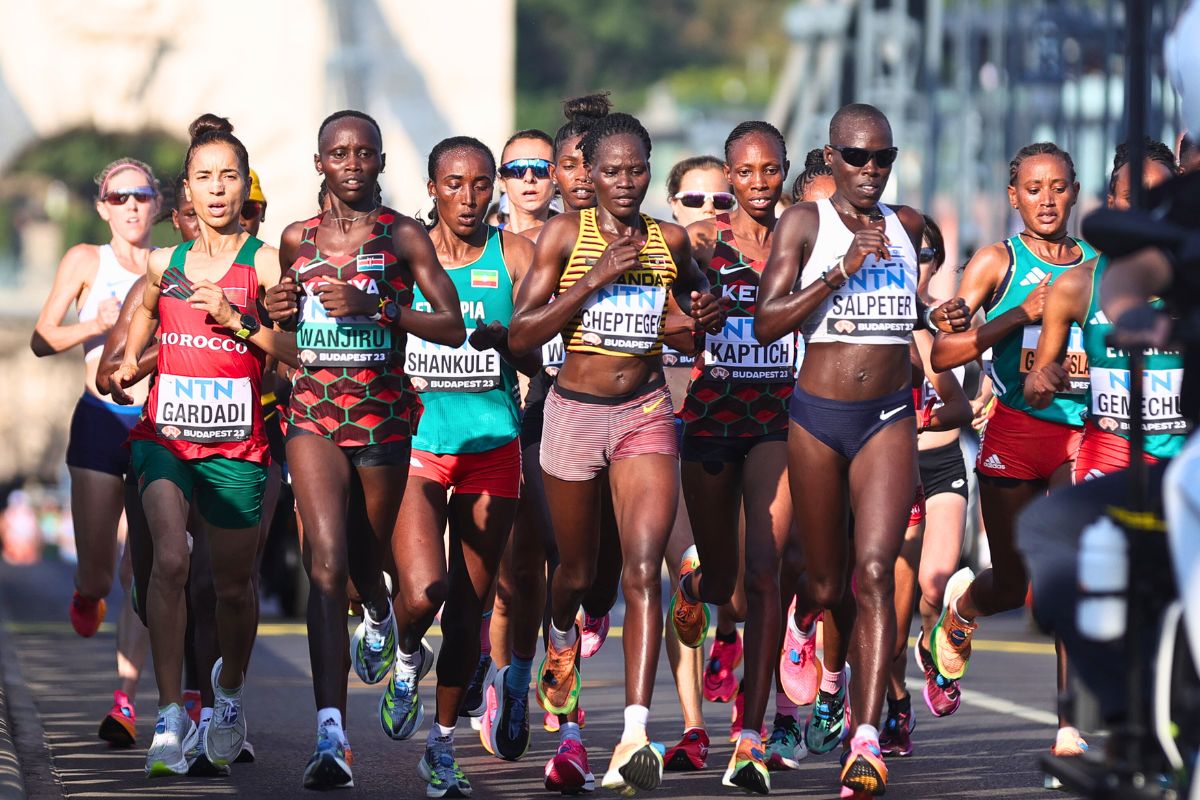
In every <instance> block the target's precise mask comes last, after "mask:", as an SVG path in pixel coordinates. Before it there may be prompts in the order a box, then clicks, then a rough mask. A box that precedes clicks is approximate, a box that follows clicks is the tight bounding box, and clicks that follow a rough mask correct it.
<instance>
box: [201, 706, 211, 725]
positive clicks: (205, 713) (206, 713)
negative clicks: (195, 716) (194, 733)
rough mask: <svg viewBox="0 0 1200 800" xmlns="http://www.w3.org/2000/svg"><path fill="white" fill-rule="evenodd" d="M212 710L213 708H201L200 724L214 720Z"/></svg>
mask: <svg viewBox="0 0 1200 800" xmlns="http://www.w3.org/2000/svg"><path fill="white" fill-rule="evenodd" d="M212 711H213V710H212V709H211V708H202V709H200V724H201V725H207V724H208V723H209V722H210V721H211V720H212Z"/></svg>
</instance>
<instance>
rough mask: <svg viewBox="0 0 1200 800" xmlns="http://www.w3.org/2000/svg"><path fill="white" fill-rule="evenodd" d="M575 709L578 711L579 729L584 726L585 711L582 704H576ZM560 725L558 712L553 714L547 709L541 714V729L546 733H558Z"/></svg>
mask: <svg viewBox="0 0 1200 800" xmlns="http://www.w3.org/2000/svg"><path fill="white" fill-rule="evenodd" d="M539 699H540V698H539ZM576 710H577V711H578V712H579V727H580V728H581V729H582V728H586V727H587V712H586V711H584V710H583V707H582V706H577V707H576ZM561 727H562V725H561V724H560V723H559V721H558V714H553V713H551V712H549V711H547V712H546V713H545V714H544V715H543V716H542V730H544V731H545V732H546V733H558V731H559V729H560V728H561Z"/></svg>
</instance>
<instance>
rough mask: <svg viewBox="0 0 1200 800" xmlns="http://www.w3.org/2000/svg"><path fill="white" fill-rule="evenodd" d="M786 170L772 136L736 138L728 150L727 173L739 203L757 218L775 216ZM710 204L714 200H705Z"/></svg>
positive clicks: (760, 135) (761, 134) (759, 134)
mask: <svg viewBox="0 0 1200 800" xmlns="http://www.w3.org/2000/svg"><path fill="white" fill-rule="evenodd" d="M786 173H787V162H786V161H785V160H784V158H783V151H782V149H781V148H780V147H779V142H778V141H776V140H775V138H774V137H773V136H768V135H767V134H764V133H751V134H748V135H746V136H743V137H742V138H741V139H738V140H737V141H736V142H734V143H733V146H732V147H731V148H730V150H729V163H728V164H727V165H726V166H725V176H726V177H727V178H728V182H729V184H730V186H732V187H733V194H734V196H735V197H736V198H737V202H738V206H740V207H741V209H742V210H743V211H745V212H746V213H747V214H749V215H750V216H751V217H754V218H755V219H758V220H767V219H770V218H772V217H774V216H775V206H776V205H777V204H778V203H779V198H780V197H781V196H782V195H783V177H784V175H785V174H786ZM711 205H712V201H709V200H706V201H705V206H706V207H707V206H711ZM688 210H689V211H690V210H691V209H688Z"/></svg>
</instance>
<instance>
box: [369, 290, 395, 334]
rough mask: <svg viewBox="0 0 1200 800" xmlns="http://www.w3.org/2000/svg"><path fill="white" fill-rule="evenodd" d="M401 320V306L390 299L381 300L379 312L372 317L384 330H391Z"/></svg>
mask: <svg viewBox="0 0 1200 800" xmlns="http://www.w3.org/2000/svg"><path fill="white" fill-rule="evenodd" d="M399 318H400V306H399V304H397V303H396V301H395V300H393V299H391V298H390V297H381V298H379V310H378V311H376V312H375V315H374V316H373V317H372V319H373V320H375V321H376V322H378V323H379V324H380V325H381V326H382V327H384V328H390V327H392V325H394V324H395V322H396V320H398V319H399Z"/></svg>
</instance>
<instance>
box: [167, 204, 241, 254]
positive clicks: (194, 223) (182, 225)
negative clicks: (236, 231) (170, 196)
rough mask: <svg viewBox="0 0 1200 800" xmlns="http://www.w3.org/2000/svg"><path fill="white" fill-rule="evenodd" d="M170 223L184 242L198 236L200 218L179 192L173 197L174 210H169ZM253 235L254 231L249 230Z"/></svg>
mask: <svg viewBox="0 0 1200 800" xmlns="http://www.w3.org/2000/svg"><path fill="white" fill-rule="evenodd" d="M171 224H172V225H174V226H175V230H177V231H179V238H180V239H182V240H183V241H185V242H190V241H193V240H194V239H197V238H199V236H200V220H198V219H197V218H196V207H195V206H193V205H192V201H191V200H188V199H187V197H186V195H184V194H183V193H180V195H179V197H177V198H175V210H174V211H172V212H171ZM250 235H251V236H253V235H254V232H253V231H251V232H250Z"/></svg>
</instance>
